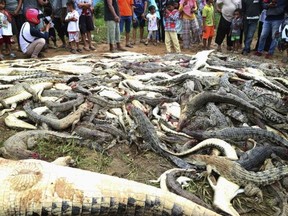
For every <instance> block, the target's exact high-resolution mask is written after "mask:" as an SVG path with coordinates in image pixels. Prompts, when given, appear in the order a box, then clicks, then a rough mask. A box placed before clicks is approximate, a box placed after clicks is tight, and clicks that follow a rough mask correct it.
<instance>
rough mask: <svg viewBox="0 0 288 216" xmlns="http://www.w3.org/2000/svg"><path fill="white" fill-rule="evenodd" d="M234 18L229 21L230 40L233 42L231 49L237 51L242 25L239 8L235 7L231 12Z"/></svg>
mask: <svg viewBox="0 0 288 216" xmlns="http://www.w3.org/2000/svg"><path fill="white" fill-rule="evenodd" d="M233 16H234V18H233V19H232V22H231V29H230V35H231V41H232V42H233V51H236V52H237V51H238V49H239V48H240V35H241V29H242V27H243V20H242V17H241V9H236V10H235V11H234V14H233Z"/></svg>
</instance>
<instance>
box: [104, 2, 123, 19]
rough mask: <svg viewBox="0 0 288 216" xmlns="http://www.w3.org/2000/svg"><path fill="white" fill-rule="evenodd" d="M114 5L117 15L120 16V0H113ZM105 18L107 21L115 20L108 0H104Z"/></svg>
mask: <svg viewBox="0 0 288 216" xmlns="http://www.w3.org/2000/svg"><path fill="white" fill-rule="evenodd" d="M112 6H113V8H114V10H115V13H116V14H117V16H120V15H119V7H118V2H117V0H112ZM104 20H105V21H112V20H114V16H113V14H112V13H111V11H110V9H109V7H108V3H107V0H104Z"/></svg>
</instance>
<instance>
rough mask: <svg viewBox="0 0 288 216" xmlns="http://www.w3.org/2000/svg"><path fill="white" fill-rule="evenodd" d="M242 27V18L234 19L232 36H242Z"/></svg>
mask: <svg viewBox="0 0 288 216" xmlns="http://www.w3.org/2000/svg"><path fill="white" fill-rule="evenodd" d="M241 27H242V18H237V19H232V22H231V35H232V36H240V34H241Z"/></svg>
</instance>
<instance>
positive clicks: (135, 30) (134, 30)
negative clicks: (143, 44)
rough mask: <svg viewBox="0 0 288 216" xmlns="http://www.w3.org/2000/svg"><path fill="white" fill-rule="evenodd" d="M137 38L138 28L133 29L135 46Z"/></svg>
mask: <svg viewBox="0 0 288 216" xmlns="http://www.w3.org/2000/svg"><path fill="white" fill-rule="evenodd" d="M136 36H137V28H133V30H132V40H133V44H136Z"/></svg>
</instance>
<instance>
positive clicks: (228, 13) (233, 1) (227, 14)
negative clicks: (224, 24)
mask: <svg viewBox="0 0 288 216" xmlns="http://www.w3.org/2000/svg"><path fill="white" fill-rule="evenodd" d="M221 3H223V6H222V9H221V13H222V16H223V17H224V19H226V20H227V21H228V22H231V21H232V19H233V14H234V11H235V10H236V9H237V8H242V4H241V0H217V1H216V4H221Z"/></svg>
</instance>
